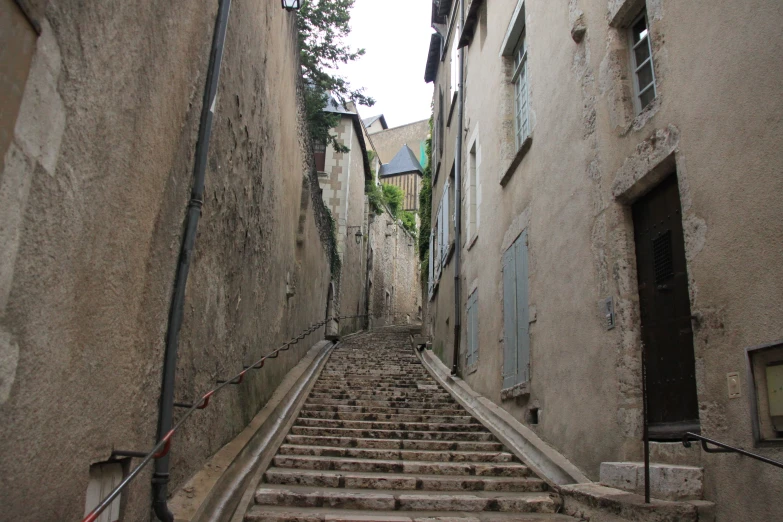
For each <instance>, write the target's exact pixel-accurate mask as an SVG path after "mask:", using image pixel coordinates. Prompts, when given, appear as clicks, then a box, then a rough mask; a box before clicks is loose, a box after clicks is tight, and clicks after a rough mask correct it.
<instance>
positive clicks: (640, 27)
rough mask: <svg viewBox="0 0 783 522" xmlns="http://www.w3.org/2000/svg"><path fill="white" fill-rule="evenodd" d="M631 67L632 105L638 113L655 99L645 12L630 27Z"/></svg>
mask: <svg viewBox="0 0 783 522" xmlns="http://www.w3.org/2000/svg"><path fill="white" fill-rule="evenodd" d="M629 38H630V44H631V66H632V67H633V88H634V105H635V106H636V112H637V113H640V112H642V111H643V110H644V108H645V107H647V106H648V105H649V104H650V102H652V101H653V100H654V99H655V96H656V94H657V93H656V90H655V70H654V68H653V60H652V47H651V46H650V31H649V24H648V23H647V12H646V11H645V12H642V14H641V15H640V16H639V18H637V19H636V21H635V22H634V23H633V24H632V25H631V29H630V34H629Z"/></svg>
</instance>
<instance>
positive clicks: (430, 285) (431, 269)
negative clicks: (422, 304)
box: [427, 230, 435, 299]
mask: <svg viewBox="0 0 783 522" xmlns="http://www.w3.org/2000/svg"><path fill="white" fill-rule="evenodd" d="M434 238H435V231H434V230H431V231H430V264H429V277H428V278H427V285H428V287H427V290H428V292H429V297H430V299H432V289H433V287H434V286H435V278H434V277H433V276H434V274H435V267H434V266H433V264H432V250H433V249H434V248H435V245H434V244H433V242H434V241H433V240H434Z"/></svg>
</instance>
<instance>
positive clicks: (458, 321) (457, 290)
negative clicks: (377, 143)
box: [451, 0, 465, 375]
mask: <svg viewBox="0 0 783 522" xmlns="http://www.w3.org/2000/svg"><path fill="white" fill-rule="evenodd" d="M463 3H464V0H459V29H460V30H462V28H463V27H464V26H465V10H464V5H463ZM454 38H459V34H456V31H455V34H454ZM458 52H459V59H458V62H459V70H458V71H457V147H456V151H455V152H454V354H453V358H452V361H453V364H452V367H451V374H452V375H457V374H458V372H459V343H460V334H461V330H462V295H461V294H462V292H461V286H460V258H461V255H460V253H461V251H462V238H461V235H462V234H461V232H462V227H461V223H462V126H463V121H462V120H463V117H464V115H463V108H464V107H463V105H464V103H465V92H464V91H465V89H464V88H463V86H464V81H463V73H462V71H463V68H464V65H465V51H464V47H463V48H460V49H459V51H458Z"/></svg>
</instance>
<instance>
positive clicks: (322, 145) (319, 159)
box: [313, 141, 326, 172]
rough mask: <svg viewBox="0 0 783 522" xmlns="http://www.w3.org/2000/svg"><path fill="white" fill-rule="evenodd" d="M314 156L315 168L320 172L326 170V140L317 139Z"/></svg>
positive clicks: (314, 144) (314, 145)
mask: <svg viewBox="0 0 783 522" xmlns="http://www.w3.org/2000/svg"><path fill="white" fill-rule="evenodd" d="M313 158H314V159H315V170H316V171H318V172H325V171H326V142H325V141H316V142H315V143H313Z"/></svg>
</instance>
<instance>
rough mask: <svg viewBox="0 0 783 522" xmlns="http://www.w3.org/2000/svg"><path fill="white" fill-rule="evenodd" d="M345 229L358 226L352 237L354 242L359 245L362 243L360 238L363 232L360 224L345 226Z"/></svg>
mask: <svg viewBox="0 0 783 522" xmlns="http://www.w3.org/2000/svg"><path fill="white" fill-rule="evenodd" d="M345 228H346V230H351V229H352V228H358V229H359V230H357V231H356V234H354V238H355V239H356V244H357V245H361V244H362V238H363V237H364V234H363V233H362V226H361V225H357V226H355V227H345Z"/></svg>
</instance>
